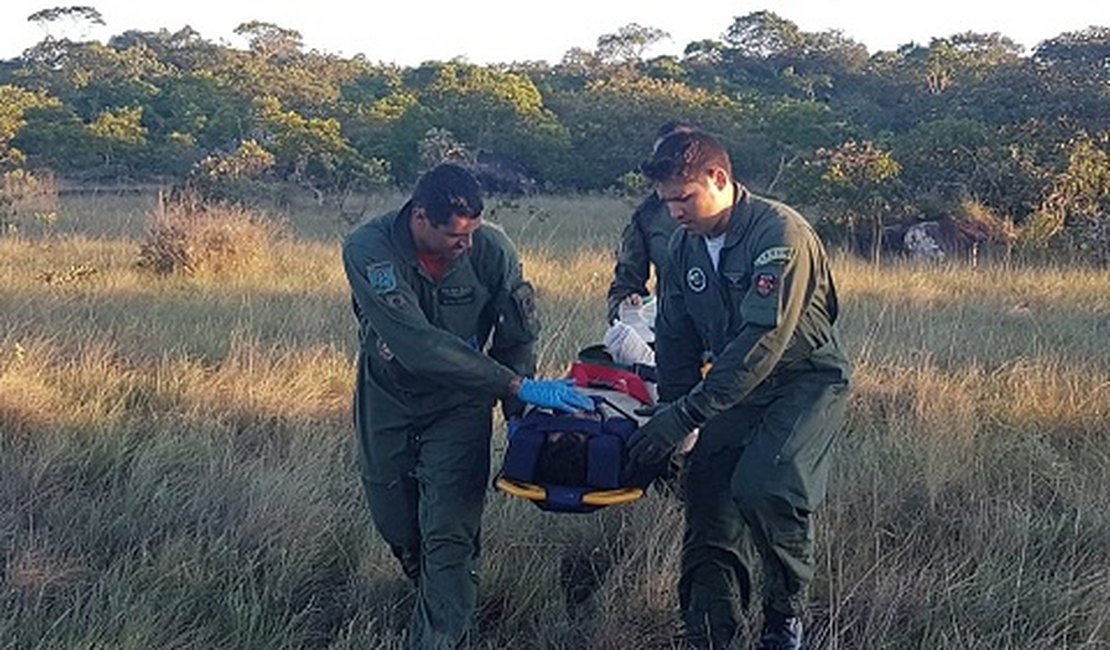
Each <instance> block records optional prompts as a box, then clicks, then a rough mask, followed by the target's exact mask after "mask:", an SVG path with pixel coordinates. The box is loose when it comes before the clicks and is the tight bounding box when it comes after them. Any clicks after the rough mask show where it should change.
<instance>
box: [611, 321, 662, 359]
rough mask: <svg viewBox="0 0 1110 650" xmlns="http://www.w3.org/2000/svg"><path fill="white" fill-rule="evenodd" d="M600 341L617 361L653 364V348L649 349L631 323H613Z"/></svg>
mask: <svg viewBox="0 0 1110 650" xmlns="http://www.w3.org/2000/svg"><path fill="white" fill-rule="evenodd" d="M602 342H603V343H604V344H605V350H606V351H607V352H608V353H609V355H610V356H612V357H613V361H616V362H617V363H620V364H624V365H632V364H635V363H641V364H644V365H648V366H654V365H655V350H652V349H651V346H649V345H648V344H647V343H646V342H645V341H644V339H643V338H641V337H640V335H639V334H638V333H636V330H635V329H634V328H633V327H632V326H631V325H628V324H626V323H623V322H621V321H617V322H615V323H613V324H612V325H610V326H609V329H608V330H606V332H605V336H604V338H603V339H602Z"/></svg>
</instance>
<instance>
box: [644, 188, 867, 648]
mask: <svg viewBox="0 0 1110 650" xmlns="http://www.w3.org/2000/svg"><path fill="white" fill-rule="evenodd" d="M736 191H737V201H736V203H735V205H734V206H733V209H732V213H731V217H730V220H729V223H728V227H727V233H726V237H725V241H724V247H723V249H722V250H721V254H720V260H719V264H718V267H717V270H714V268H713V263H712V261H711V259H710V257H709V253H708V251H707V247H706V244H705V240H704V239H703V238H701V237H698V236H694V235H691V234H689V233H687V232H685V231H684V230H683V231H679V232H677V233H675V235H674V237H673V238H672V239H671V242H670V255H671V257H670V264H669V266H668V268H667V273H666V274H665V276H664V281H663V288H662V296H661V306H660V316H659V319H658V322H657V323H656V362H657V367H658V372H659V396H660V399H661V400H662V401H670V400H674V399H677V398H678V397H680V396H682V395H686V396H687V403H688V404H689V406H690V407H691V408H692V409H694V410H696V411H697V412H698V413H700V414H702V415H704V416H706V417H707V418H708V419H707V420H706V421H705V424H704V425H703V426H702V427H701V434H700V437H699V439H698V443H697V446H696V447H695V448H694V450H693V451H692V452H691V454H690V457H689V459H688V460H687V466H686V469H685V476H684V479H685V482H684V485H685V508H686V531H685V537H684V541H683V550H682V562H681V578H680V581H679V600H680V603H681V607H682V610H683V621H684V624H685V627H686V634H687V636H688V638H689V640H690V641H691V642H692V643H693V644H694V645H695V646H702V647H704V646H708V645H712V647H715V648H726V647H730V646H729V644H730V643H732V640H733V638H734V636H735V634H736V631H737V628H738V625H739V616H740V610H741V609H742V608H745V607H747V605H748V601H749V599H750V596H751V580H752V577H751V576H752V573H753V570H754V569H755V567H756V566H757V564H756V563H757V562H758V563H759V566H760V567H761V572H762V577H763V590H762V591H763V605H764V607H766V608H771V609H774V610H776V611H778V612H781V613H783V614H787V615H794V614H798V613H800V610H801V607H802V605H803V603H804V599H805V588H806V585H807V584H808V583H809V582H810V580H811V579H812V576H813V571H814V567H813V562H814V559H813V525H812V520H811V518H812V517H811V516H812V513H813V511H814V509H815V508H817V506H818V505H819V504H820V503H821V502H822V501H823V500H824V497H825V490H826V483H827V479H828V474H829V468H830V462H831V457H832V452H833V448H834V443H835V441H836V438H837V433H838V430H839V428H840V425H841V423H842V420H843V415H844V409H845V406H846V402H847V394H848V385H849V380H850V374H851V368H850V364H849V363H848V361H847V359H846V358H845V356H844V354H843V353H842V352H841V350H840V346H839V343H838V341H837V334H836V328H835V326H834V323H835V321H836V316H837V311H838V306H837V299H836V289H835V286H834V284H833V278H832V274H831V271H830V269H829V264H828V259H827V257H826V254H825V251H824V248H823V246H822V245H821V242H820V240H819V239H818V237H817V235H816V233H814V232H813V229H812V228H811V227H810V226H809V224H808V223H807V222H806V221H805V219H803V218H802V217H801V216H800V215H799V214H798V213H797V212H795V211H794V210H792V209H791V208H789V207H788V206H785V205H782V204H780V203H776V202H773V201H769V200H766V199H763V198H759V197H756V196H753V195H751V194H750V193H748V192H747V190H745V189H744V188H743V187H741V186H739V185H737V186H736ZM706 352H709V353H711V355H712V360H713V365H712V368H711V370H710V371H709V372H708V374H706V376H705V377H704V379H702V376H701V372H700V369H701V364H702V360H703V355H704V354H705V353H706ZM753 551H754V553H753Z"/></svg>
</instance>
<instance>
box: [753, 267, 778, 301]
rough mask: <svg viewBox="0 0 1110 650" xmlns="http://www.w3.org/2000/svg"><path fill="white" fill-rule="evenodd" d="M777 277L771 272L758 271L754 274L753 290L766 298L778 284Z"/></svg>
mask: <svg viewBox="0 0 1110 650" xmlns="http://www.w3.org/2000/svg"><path fill="white" fill-rule="evenodd" d="M778 283H779V281H778V278H776V277H775V276H774V275H773V274H771V273H760V274H759V275H757V276H755V292H756V293H758V294H759V295H761V296H763V297H764V298H766V297H767V296H769V295H771V293H772V292H773V291H774V290H775V287H776V286H778Z"/></svg>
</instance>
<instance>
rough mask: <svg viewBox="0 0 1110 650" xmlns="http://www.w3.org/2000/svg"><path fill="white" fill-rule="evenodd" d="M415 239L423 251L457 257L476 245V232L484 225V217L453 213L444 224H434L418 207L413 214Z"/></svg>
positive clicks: (446, 257) (446, 256) (417, 245)
mask: <svg viewBox="0 0 1110 650" xmlns="http://www.w3.org/2000/svg"><path fill="white" fill-rule="evenodd" d="M413 217H414V219H413V239H414V240H415V242H416V247H417V249H418V250H420V252H422V253H429V254H432V255H438V256H439V257H442V258H443V259H447V260H453V259H457V258H458V257H459V256H461V255H462V254H463V253H466V252H467V251H469V250H470V248H471V246H473V245H474V233H475V232H476V231H477V230H478V229H479V228H481V227H482V217H481V216H480V215H479V216H477V217H463V216H460V215H457V214H454V215H451V218H450V219H449V220H448V221H447V223H445V224H443V225H442V226H436V225H433V224H432V222H431V221H430V220H429V219H428V217H427V215H426V214H425V213H424V210H423V209H420V208H417V210H416V211H415V212H414V214H413Z"/></svg>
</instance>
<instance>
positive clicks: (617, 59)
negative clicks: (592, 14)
mask: <svg viewBox="0 0 1110 650" xmlns="http://www.w3.org/2000/svg"><path fill="white" fill-rule="evenodd" d="M670 37H671V35H670V34H669V33H667V32H665V31H663V30H661V29H657V28H655V27H645V26H643V25H640V24H638V23H629V24H627V25H625V26H623V27H621V28H620V29H618V30H617V31H616V32H615V33H612V34H603V35H602V36H599V37H598V39H597V57H598V58H599V59H600V60H601V61H603V62H605V63H612V64H616V65H627V64H631V63H636V62H638V61H641V60H642V59H643V55H644V52H645V51H647V50H648V49H649V48H651V47H652V46H653V45H655V44H656V43H658V42H659V41H662V40H666V39H669V38H670Z"/></svg>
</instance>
